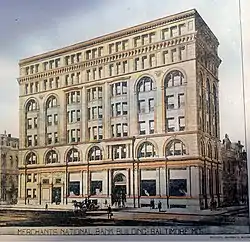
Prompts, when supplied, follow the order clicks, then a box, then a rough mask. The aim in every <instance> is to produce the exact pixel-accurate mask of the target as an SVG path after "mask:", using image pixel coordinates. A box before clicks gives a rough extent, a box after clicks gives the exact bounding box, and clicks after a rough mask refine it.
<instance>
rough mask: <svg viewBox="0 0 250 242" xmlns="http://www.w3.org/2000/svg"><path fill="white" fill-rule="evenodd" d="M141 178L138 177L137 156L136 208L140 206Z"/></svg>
mask: <svg viewBox="0 0 250 242" xmlns="http://www.w3.org/2000/svg"><path fill="white" fill-rule="evenodd" d="M140 183H141V179H140V159H139V156H138V157H137V199H138V200H137V203H138V208H140V207H141V206H140V187H141V186H140V185H141V184H140Z"/></svg>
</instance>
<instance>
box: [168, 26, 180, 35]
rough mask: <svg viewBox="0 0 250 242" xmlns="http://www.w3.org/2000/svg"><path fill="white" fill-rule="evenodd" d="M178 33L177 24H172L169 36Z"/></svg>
mask: <svg viewBox="0 0 250 242" xmlns="http://www.w3.org/2000/svg"><path fill="white" fill-rule="evenodd" d="M178 34H179V31H178V28H177V26H173V27H171V28H170V36H171V38H173V37H176V36H178Z"/></svg>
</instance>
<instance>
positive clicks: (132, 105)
mask: <svg viewBox="0 0 250 242" xmlns="http://www.w3.org/2000/svg"><path fill="white" fill-rule="evenodd" d="M128 84H129V87H128V94H129V96H128V101H129V112H128V123H129V124H130V125H129V127H128V129H129V135H130V136H133V135H138V114H137V95H136V92H135V90H133V89H134V83H133V82H128Z"/></svg>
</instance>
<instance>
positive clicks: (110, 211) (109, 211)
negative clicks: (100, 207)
mask: <svg viewBox="0 0 250 242" xmlns="http://www.w3.org/2000/svg"><path fill="white" fill-rule="evenodd" d="M112 216H113V214H112V209H111V207H110V205H109V206H108V219H111V217H112Z"/></svg>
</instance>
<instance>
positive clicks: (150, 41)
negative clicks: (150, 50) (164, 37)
mask: <svg viewBox="0 0 250 242" xmlns="http://www.w3.org/2000/svg"><path fill="white" fill-rule="evenodd" d="M154 42H155V33H150V34H149V43H154Z"/></svg>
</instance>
